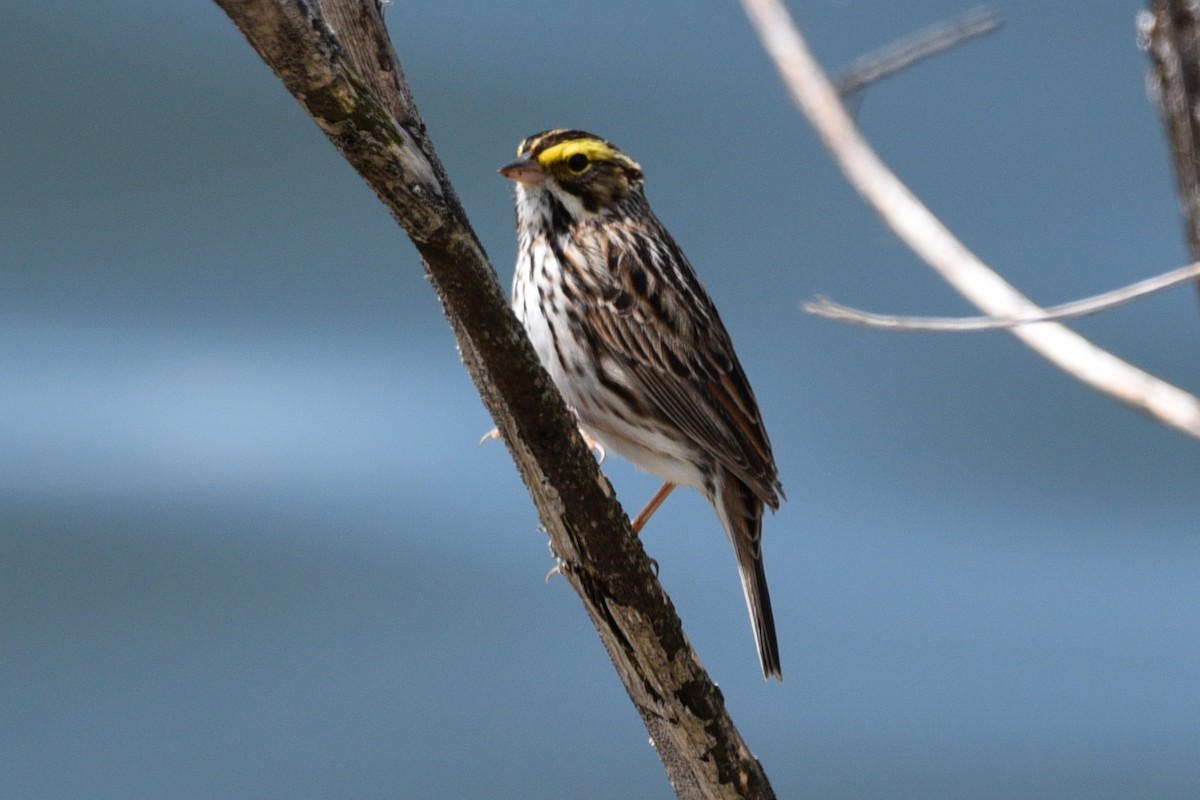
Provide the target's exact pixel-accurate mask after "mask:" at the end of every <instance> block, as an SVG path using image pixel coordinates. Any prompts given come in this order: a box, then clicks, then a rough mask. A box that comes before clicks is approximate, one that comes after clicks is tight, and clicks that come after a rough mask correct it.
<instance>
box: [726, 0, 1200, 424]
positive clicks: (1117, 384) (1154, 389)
mask: <svg viewBox="0 0 1200 800" xmlns="http://www.w3.org/2000/svg"><path fill="white" fill-rule="evenodd" d="M742 5H743V7H744V8H745V9H746V13H747V15H749V17H750V20H751V22H752V23H753V25H754V27H755V29H756V30H757V31H758V36H759V38H760V39H761V40H762V43H763V47H764V48H765V49H766V51H767V53H768V54H769V55H770V56H771V58H772V60H773V61H774V62H775V66H776V68H777V69H778V70H779V73H780V76H781V77H782V78H783V82H784V84H785V85H786V87H787V89H788V91H789V92H790V93H791V95H792V98H793V100H795V102H796V104H797V105H798V106H799V107H800V108H801V110H802V111H803V112H804V113H805V114H806V115H807V116H808V118H809V121H810V122H811V123H812V125H813V127H814V128H816V130H817V132H818V133H819V134H820V136H821V138H822V140H824V142H825V146H826V147H827V148H829V150H830V151H831V152H832V153H833V156H834V158H835V159H836V160H837V162H838V165H839V166H840V167H841V168H842V171H843V172H844V173H845V174H846V177H847V178H848V179H849V181H850V183H851V184H852V185H853V186H854V187H855V189H857V190H858V192H859V193H860V194H861V195H862V196H863V197H864V198H865V199H866V200H867V202H869V203H870V204H871V205H872V206H873V207H874V208H875V210H876V212H877V213H879V214H880V216H882V217H883V219H884V220H885V221H886V222H887V224H888V225H890V226H891V228H892V229H893V230H894V231H895V232H896V234H897V235H898V236H899V237H900V238H901V239H902V240H903V241H904V242H905V243H906V244H907V245H908V246H909V247H910V248H912V249H913V251H914V252H916V253H917V255H919V256H920V257H921V258H923V259H924V260H925V261H926V262H928V263H929V265H930V266H931V267H933V268H934V269H935V270H936V271H937V272H938V273H939V274H940V275H941V276H942V278H943V279H945V280H946V281H947V282H948V283H949V284H950V285H951V286H953V287H954V288H955V289H957V290H958V291H959V292H960V293H961V294H962V295H963V296H964V297H966V298H967V299H968V300H970V301H971V302H972V303H974V304H975V305H976V306H978V307H979V308H980V310H982V311H983V312H984V313H985V314H987V315H989V316H992V317H1000V318H1024V317H1031V316H1036V315H1040V314H1043V313H1045V312H1044V311H1043V310H1042V309H1041V308H1039V307H1038V306H1037V305H1036V304H1034V303H1033V302H1031V301H1030V300H1029V299H1028V298H1026V297H1025V296H1024V295H1022V294H1021V293H1020V292H1018V291H1017V290H1016V289H1015V288H1014V287H1013V286H1012V285H1011V284H1009V283H1008V282H1007V281H1005V280H1004V279H1003V278H1001V277H1000V276H999V275H997V274H996V273H995V272H993V271H992V270H991V269H989V268H988V267H987V265H985V264H984V263H983V262H982V261H980V260H979V258H978V257H977V256H975V255H974V254H973V253H971V252H970V251H969V250H968V249H967V248H966V246H964V245H963V244H962V243H961V242H960V241H958V239H956V238H955V237H954V235H953V234H952V233H950V231H949V230H947V229H946V227H945V226H944V225H943V224H942V223H941V221H940V220H938V218H937V217H935V216H934V215H933V214H932V213H931V212H930V211H929V209H928V208H926V207H925V206H924V205H923V204H922V203H921V202H920V201H919V200H918V199H917V198H916V197H915V196H914V195H913V194H912V192H910V191H909V189H908V187H907V186H905V185H904V184H903V183H901V182H900V180H899V179H898V178H897V177H896V176H895V174H893V173H892V172H891V170H889V169H888V168H887V167H886V166H885V165H884V163H883V162H882V161H881V160H880V159H879V156H878V155H876V154H875V152H874V150H872V149H871V147H870V145H868V144H867V142H866V140H865V139H864V138H863V136H862V134H861V133H860V132H859V131H858V129H857V127H856V126H855V125H854V122H853V121H852V120H851V119H850V117H849V115H847V113H846V110H845V108H843V106H842V103H841V100H840V98H839V97H838V93H837V90H836V89H834V87H833V86H832V84H830V82H829V78H828V77H826V75H825V73H824V72H823V71H822V70H821V68H820V66H819V65H818V64H817V62H816V59H815V58H814V57H813V55H812V53H811V52H810V51H809V49H808V45H807V44H806V43H805V41H804V38H803V37H802V36H801V35H800V32H799V31H798V30H797V29H796V26H795V24H794V23H793V22H792V19H791V16H790V15H789V14H788V12H787V9H786V8H785V7H784V6H783V4H782V3H781V2H779V1H778V0H742ZM1010 332H1011V333H1012V335H1013V336H1016V337H1017V338H1018V339H1020V340H1021V341H1023V342H1024V343H1025V344H1026V345H1028V346H1029V347H1030V348H1032V349H1033V350H1034V351H1036V352H1037V353H1039V354H1041V355H1042V356H1043V357H1044V358H1046V359H1048V360H1049V361H1050V362H1051V363H1053V364H1055V365H1057V366H1058V367H1059V368H1061V369H1063V370H1065V371H1066V372H1067V373H1069V374H1070V375H1073V376H1074V377H1076V378H1078V379H1079V380H1080V381H1082V382H1084V383H1086V384H1088V385H1089V386H1091V387H1093V388H1095V389H1097V390H1098V391H1101V392H1104V393H1105V394H1107V395H1109V396H1111V397H1113V398H1115V399H1117V400H1119V401H1120V402H1122V403H1125V404H1127V405H1129V406H1131V407H1133V408H1135V409H1137V410H1139V411H1142V412H1144V413H1145V414H1147V415H1149V416H1150V417H1152V418H1153V419H1155V420H1157V421H1159V422H1161V423H1162V424H1164V425H1168V426H1170V427H1173V428H1175V429H1177V430H1179V431H1181V432H1183V433H1186V434H1187V435H1189V436H1192V437H1194V438H1197V439H1200V400H1197V399H1196V397H1194V396H1193V395H1191V394H1189V393H1187V392H1185V391H1183V390H1182V389H1180V388H1178V387H1176V386H1173V385H1171V384H1169V383H1167V382H1165V381H1163V380H1161V379H1159V378H1156V377H1154V376H1153V375H1150V374H1149V373H1147V372H1145V371H1143V370H1141V369H1138V368H1137V367H1135V366H1133V365H1132V364H1129V363H1127V362H1125V361H1122V360H1121V359H1119V358H1117V357H1116V356H1114V355H1113V354H1112V353H1109V352H1107V351H1106V350H1103V349H1101V348H1099V347H1097V346H1096V345H1094V344H1092V343H1091V342H1089V341H1088V340H1087V339H1084V338H1083V337H1082V336H1079V335H1078V334H1076V333H1075V332H1073V331H1071V330H1068V329H1067V328H1065V327H1063V326H1062V325H1060V324H1058V323H1056V322H1039V323H1034V324H1030V325H1021V326H1019V327H1016V328H1012V329H1011V331H1010Z"/></svg>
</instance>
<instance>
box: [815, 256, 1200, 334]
mask: <svg viewBox="0 0 1200 800" xmlns="http://www.w3.org/2000/svg"><path fill="white" fill-rule="evenodd" d="M1197 278H1200V263H1196V264H1190V265H1188V266H1186V267H1180V268H1179V269H1174V270H1171V271H1170V272H1166V273H1163V274H1162V275H1155V276H1154V277H1153V278H1146V279H1145V280H1143V281H1138V282H1137V283H1132V284H1130V285H1129V286H1122V287H1121V288H1120V289H1113V290H1112V291H1111V292H1105V293H1104V294H1098V295H1093V296H1092V297H1087V298H1084V299H1083V300H1073V301H1071V302H1070V303H1062V304H1061V305H1057V306H1051V307H1050V308H1047V309H1045V310H1044V311H1043V312H1042V313H1041V314H1037V315H1034V316H1030V317H1007V318H1003V319H1002V318H997V317H899V316H892V315H890V314H873V313H871V312H869V311H860V310H859V309H857V308H850V307H849V306H844V305H842V304H841V303H835V302H834V301H832V300H830V299H829V298H828V297H818V298H817V299H816V300H815V301H810V302H807V303H804V304H803V306H802V308H803V309H804V310H805V311H807V312H808V313H810V314H816V315H817V316H818V317H824V318H825V319H831V320H835V321H837V322H846V323H849V324H851V325H862V326H863V327H866V328H883V329H885V330H891V331H923V332H939V333H947V332H955V333H958V332H966V331H970V332H976V331H1002V330H1008V329H1009V328H1015V327H1017V326H1018V325H1032V324H1034V323H1036V322H1061V321H1063V320H1067V319H1076V318H1078V317H1086V316H1089V315H1091V314H1099V313H1101V312H1104V311H1109V310H1110V309H1114V308H1117V307H1118V306H1123V305H1125V304H1126V303H1132V302H1133V301H1134V300H1138V299H1140V298H1143V297H1149V296H1150V295H1152V294H1157V293H1159V292H1162V291H1165V290H1167V289H1170V288H1172V287H1174V286H1178V285H1179V284H1181V283H1188V282H1191V281H1194V280H1196V279H1197Z"/></svg>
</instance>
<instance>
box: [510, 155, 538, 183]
mask: <svg viewBox="0 0 1200 800" xmlns="http://www.w3.org/2000/svg"><path fill="white" fill-rule="evenodd" d="M499 171H500V174H501V175H503V176H504V177H506V178H508V179H509V180H513V181H516V182H517V183H523V184H525V185H527V186H533V185H535V184H538V183H541V182H542V181H544V180H546V171H545V170H543V169H542V165H541V164H539V163H538V162H537V159H533V158H530V157H529V156H521V157H520V158H518V159H516V160H515V161H510V162H508V163H507V164H505V165H504V166H503V167H501V168H500V170H499Z"/></svg>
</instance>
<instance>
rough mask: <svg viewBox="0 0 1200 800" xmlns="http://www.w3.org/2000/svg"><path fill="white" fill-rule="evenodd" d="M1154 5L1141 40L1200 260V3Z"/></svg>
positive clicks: (1191, 243)
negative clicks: (1199, 111) (1199, 115)
mask: <svg viewBox="0 0 1200 800" xmlns="http://www.w3.org/2000/svg"><path fill="white" fill-rule="evenodd" d="M1150 8H1151V10H1150V11H1143V12H1141V13H1140V14H1139V15H1138V41H1139V44H1141V45H1142V48H1143V49H1145V50H1146V51H1147V52H1149V53H1150V56H1151V59H1152V60H1153V62H1154V70H1153V72H1152V73H1151V75H1150V78H1149V84H1150V88H1151V90H1152V92H1153V94H1154V99H1155V100H1156V101H1157V105H1158V111H1159V114H1160V115H1161V116H1162V120H1163V125H1164V126H1165V127H1166V129H1167V139H1168V140H1169V141H1170V144H1171V154H1172V155H1173V156H1174V160H1175V180H1176V182H1177V184H1178V186H1179V200H1180V205H1181V206H1182V209H1181V210H1182V212H1183V218H1184V219H1183V224H1184V230H1185V232H1186V234H1187V242H1188V249H1189V250H1190V251H1191V254H1192V258H1194V259H1196V260H1200V124H1198V122H1197V119H1196V108H1197V107H1200V7H1197V5H1196V4H1195V3H1193V2H1180V0H1152V2H1151V3H1150ZM1197 286H1198V287H1200V284H1197Z"/></svg>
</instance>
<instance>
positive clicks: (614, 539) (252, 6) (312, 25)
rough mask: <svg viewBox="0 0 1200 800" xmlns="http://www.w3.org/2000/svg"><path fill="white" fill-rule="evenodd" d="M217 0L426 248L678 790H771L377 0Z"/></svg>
mask: <svg viewBox="0 0 1200 800" xmlns="http://www.w3.org/2000/svg"><path fill="white" fill-rule="evenodd" d="M216 2H217V4H218V5H219V6H220V7H221V8H222V9H224V11H225V12H226V13H227V14H228V15H229V17H230V18H231V19H232V20H233V21H234V23H235V24H236V25H237V26H238V28H239V29H240V30H241V31H242V33H244V34H245V36H246V38H247V39H248V40H249V41H250V44H251V45H252V46H253V47H254V49H255V50H256V51H258V53H259V55H260V56H262V58H263V60H264V61H265V62H266V63H267V64H268V66H270V68H271V69H272V70H273V71H274V72H275V74H276V75H277V76H278V77H279V78H280V80H281V81H283V83H284V85H285V86H286V87H287V89H288V90H289V91H290V92H291V93H292V94H293V95H294V96H295V97H296V98H297V99H298V100H299V101H300V102H301V104H302V105H303V106H304V107H305V109H307V111H308V112H309V113H310V114H311V115H312V117H313V119H314V120H315V121H316V123H317V124H318V125H319V126H320V127H321V129H322V130H323V131H324V132H325V133H326V134H327V135H328V137H329V139H330V141H332V142H333V144H334V145H335V146H336V147H337V148H338V150H339V151H341V153H342V155H343V156H345V158H346V159H347V161H349V162H350V164H351V165H352V166H354V168H355V169H356V170H358V172H359V174H361V175H362V176H363V178H364V179H365V180H366V181H367V183H368V185H370V186H371V188H372V189H373V190H374V191H375V192H376V194H378V195H379V197H380V199H381V200H383V202H384V203H385V204H386V205H387V207H388V208H389V209H390V210H391V212H392V215H393V216H394V217H395V218H396V220H397V221H398V222H399V223H400V225H401V226H402V227H403V228H404V230H405V231H406V232H407V233H408V235H409V237H410V238H411V239H412V242H413V244H414V245H415V246H416V248H417V250H418V251H419V253H420V255H421V259H422V261H423V263H424V266H425V269H426V272H427V273H428V276H429V279H430V282H431V284H432V285H433V287H434V289H435V290H436V292H437V294H438V297H439V299H440V300H441V302H442V305H443V308H444V310H445V313H446V317H447V319H448V320H449V322H450V324H451V326H452V327H453V329H454V333H455V336H456V337H457V339H458V345H459V349H460V352H461V354H462V359H463V363H464V364H465V365H466V367H467V371H468V372H469V373H470V374H471V377H472V379H473V380H474V381H475V385H476V386H477V387H478V389H479V393H480V395H481V396H482V398H483V401H484V403H485V405H486V406H487V408H488V410H489V411H490V412H491V414H492V416H493V418H494V419H495V421H496V424H497V426H498V427H499V429H500V432H501V434H502V435H503V437H504V441H505V443H506V444H507V446H508V448H509V451H510V452H511V453H512V456H513V459H514V461H516V464H517V467H518V469H519V470H520V472H521V475H522V477H523V479H524V481H525V484H526V486H528V488H529V492H530V494H531V495H532V497H533V500H534V502H535V503H536V505H537V508H538V513H539V515H540V516H541V519H542V523H543V525H544V526H545V529H546V532H547V534H548V535H549V536H550V540H551V544H552V547H553V549H554V552H555V553H556V554H557V556H558V558H559V559H560V563H561V573H562V574H563V576H564V577H565V578H566V579H567V581H568V582H569V583H570V584H571V586H572V587H574V589H575V590H576V592H577V593H578V594H579V596H580V598H581V599H582V600H583V604H584V607H585V608H586V610H587V612H588V614H589V615H590V616H591V619H592V621H593V623H594V624H595V626H596V630H597V631H598V632H599V635H600V638H601V641H602V642H603V643H604V646H605V647H606V648H607V650H608V653H609V655H610V656H611V657H612V661H613V664H614V666H615V667H616V669H617V673H618V675H619V676H620V678H621V680H622V682H623V683H624V684H625V688H626V690H627V691H628V693H629V697H630V699H631V700H632V701H633V703H634V706H635V707H636V708H637V711H638V714H639V715H640V716H641V718H642V720H643V722H644V723H645V725H646V729H647V731H649V733H650V737H651V741H652V742H653V743H654V746H655V747H656V748H657V750H658V753H659V755H660V757H661V758H662V761H663V764H664V766H665V768H666V771H667V776H668V778H669V779H670V781H671V783H672V785H673V786H674V788H675V791H676V794H677V795H678V796H679V797H681V798H771V797H774V794H773V792H772V791H771V787H770V784H769V783H768V781H767V778H766V775H765V774H764V772H763V771H762V768H761V766H760V765H759V763H758V762H757V760H756V759H755V758H754V757H753V756H752V755H751V754H750V752H749V750H748V748H747V747H746V744H745V743H744V742H743V740H742V738H741V735H740V734H739V733H738V731H737V729H736V728H735V727H734V725H733V722H732V720H731V719H730V718H729V716H728V714H727V713H726V712H725V709H724V701H723V698H722V696H721V693H720V691H719V690H718V689H717V687H716V686H715V685H714V684H713V682H712V680H711V679H710V678H709V677H708V675H707V673H705V671H704V669H703V668H702V667H701V666H700V663H699V661H698V659H697V657H696V655H695V653H694V652H693V650H692V648H691V645H690V644H689V643H688V641H687V638H686V636H685V634H684V632H683V628H682V626H681V624H680V622H679V618H678V617H677V616H676V614H675V611H674V608H673V606H672V605H671V602H670V599H669V598H668V597H667V596H666V594H665V593H664V592H663V590H662V587H661V585H660V584H659V583H658V580H657V578H656V577H655V576H654V573H653V571H652V570H651V566H650V562H649V560H648V559H647V557H646V554H645V552H644V551H643V550H642V547H641V544H640V542H639V541H638V540H637V537H636V536H635V535H634V534H633V533H632V531H631V530H630V527H629V520H628V518H627V517H626V516H625V514H624V512H623V511H622V509H621V507H620V506H619V505H618V504H617V502H616V500H615V497H614V495H613V491H612V487H611V486H610V485H609V483H608V481H607V480H605V479H604V477H603V476H602V475H601V474H600V473H599V470H598V469H597V466H596V463H595V460H594V459H593V458H592V457H591V456H590V454H589V453H588V451H587V448H586V446H585V445H584V444H583V442H582V440H581V439H580V437H579V435H578V432H577V431H576V429H575V426H574V423H573V421H572V418H571V416H570V414H569V412H568V411H567V409H566V407H565V406H564V405H563V402H562V399H561V397H560V396H559V395H558V393H557V391H556V390H555V389H554V386H553V384H552V383H551V382H550V380H549V377H548V376H547V375H546V373H545V372H544V371H543V370H542V368H541V366H540V365H539V364H538V362H537V358H536V356H535V355H534V353H533V349H532V347H531V346H530V344H529V341H528V339H527V338H526V337H525V334H524V332H523V330H522V329H521V327H520V325H519V323H518V322H517V320H516V318H515V317H514V316H513V314H512V312H511V310H510V309H509V306H508V302H507V299H506V297H505V293H504V292H503V290H502V289H501V287H500V284H499V282H498V281H497V279H496V275H495V271H494V270H493V269H492V267H491V265H490V264H489V263H488V261H487V257H486V255H485V254H484V252H483V248H482V247H481V246H480V244H479V241H478V240H477V239H476V237H475V234H474V232H473V231H472V230H471V228H470V225H469V224H468V222H467V218H466V215H465V213H464V211H463V209H462V207H461V205H460V204H459V202H458V198H457V197H456V196H455V193H454V190H453V188H452V187H451V185H450V182H449V180H448V179H447V177H446V174H445V172H444V170H443V169H442V166H441V164H440V162H439V161H438V158H437V155H436V154H435V152H434V149H433V145H432V144H431V142H430V141H429V138H428V136H427V134H426V131H425V126H424V124H423V123H422V121H421V118H420V116H419V115H418V113H417V109H416V106H415V104H414V103H413V98H412V94H411V92H410V91H409V88H408V86H407V84H406V82H405V79H404V74H403V72H402V70H401V67H400V63H399V61H398V59H397V58H396V54H395V52H394V50H393V48H392V44H391V40H390V39H389V37H388V35H387V31H386V30H385V28H384V25H383V21H382V17H381V15H380V10H379V8H378V7H377V6H376V5H375V4H374V3H373V2H371V0H309V1H308V2H306V1H305V0H216ZM398 10H399V9H397V11H398ZM395 13H396V12H395V11H394V12H393V14H395ZM467 66H468V65H467V64H464V69H466V68H467ZM317 190H318V189H317V187H315V186H314V191H317ZM449 479H450V477H449V476H447V480H449Z"/></svg>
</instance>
